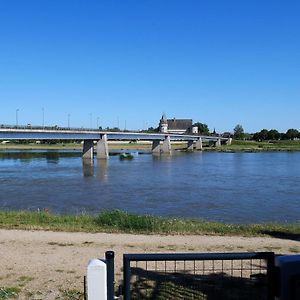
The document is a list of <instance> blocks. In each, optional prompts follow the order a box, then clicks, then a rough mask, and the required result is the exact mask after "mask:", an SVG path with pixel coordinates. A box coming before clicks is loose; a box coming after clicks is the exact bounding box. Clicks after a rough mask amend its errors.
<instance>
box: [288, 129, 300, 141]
mask: <svg viewBox="0 0 300 300" xmlns="http://www.w3.org/2000/svg"><path fill="white" fill-rule="evenodd" d="M298 134H299V131H298V130H297V129H293V128H291V129H289V130H288V131H287V132H286V134H285V137H286V138H287V139H288V140H294V139H295V138H297V136H298Z"/></svg>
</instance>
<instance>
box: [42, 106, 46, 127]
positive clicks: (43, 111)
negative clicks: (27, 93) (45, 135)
mask: <svg viewBox="0 0 300 300" xmlns="http://www.w3.org/2000/svg"><path fill="white" fill-rule="evenodd" d="M42 113H43V123H42V124H43V128H44V127H45V110H44V107H42Z"/></svg>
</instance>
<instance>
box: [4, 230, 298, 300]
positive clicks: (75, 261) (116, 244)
mask: <svg viewBox="0 0 300 300" xmlns="http://www.w3.org/2000/svg"><path fill="white" fill-rule="evenodd" d="M107 250H113V251H115V253H116V262H115V265H116V276H117V280H120V279H121V276H122V272H121V267H122V255H123V253H145V252H175V251H176V252H230V251H274V252H275V253H278V254H279V253H281V254H286V253H296V252H300V242H299V241H295V240H283V239H277V238H270V237H254V238H245V237H227V236H226V237H225V236H158V235H151V236H147V235H130V234H105V233H97V234H91V233H65V232H50V231H21V230H0V253H1V256H0V265H1V268H0V287H6V288H7V287H17V288H19V289H20V290H21V292H20V297H19V299H49V300H52V299H80V298H79V294H80V292H83V276H84V275H85V274H86V268H87V264H88V261H89V260H90V259H91V258H104V253H105V251H107Z"/></svg>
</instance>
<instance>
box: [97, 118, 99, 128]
mask: <svg viewBox="0 0 300 300" xmlns="http://www.w3.org/2000/svg"><path fill="white" fill-rule="evenodd" d="M97 129H99V117H97Z"/></svg>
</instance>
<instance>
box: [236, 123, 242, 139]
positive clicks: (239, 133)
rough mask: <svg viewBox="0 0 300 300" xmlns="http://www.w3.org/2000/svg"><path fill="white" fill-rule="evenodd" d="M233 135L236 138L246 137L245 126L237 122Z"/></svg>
mask: <svg viewBox="0 0 300 300" xmlns="http://www.w3.org/2000/svg"><path fill="white" fill-rule="evenodd" d="M233 136H234V138H235V139H243V138H244V128H243V126H242V125H240V124H237V125H236V126H235V127H234V129H233Z"/></svg>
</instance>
